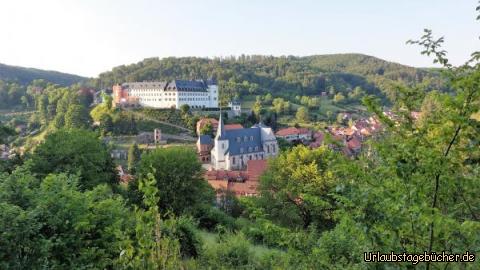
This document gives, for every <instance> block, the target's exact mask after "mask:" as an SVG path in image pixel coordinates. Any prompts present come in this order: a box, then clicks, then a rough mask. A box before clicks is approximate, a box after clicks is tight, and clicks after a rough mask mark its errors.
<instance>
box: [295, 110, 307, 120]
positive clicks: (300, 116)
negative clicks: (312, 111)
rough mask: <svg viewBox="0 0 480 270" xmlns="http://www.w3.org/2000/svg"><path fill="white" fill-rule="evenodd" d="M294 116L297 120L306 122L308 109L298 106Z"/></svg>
mask: <svg viewBox="0 0 480 270" xmlns="http://www.w3.org/2000/svg"><path fill="white" fill-rule="evenodd" d="M295 117H296V119H297V121H298V122H300V123H306V122H308V120H309V115H308V109H307V108H305V107H300V108H298V109H297V113H296V114H295Z"/></svg>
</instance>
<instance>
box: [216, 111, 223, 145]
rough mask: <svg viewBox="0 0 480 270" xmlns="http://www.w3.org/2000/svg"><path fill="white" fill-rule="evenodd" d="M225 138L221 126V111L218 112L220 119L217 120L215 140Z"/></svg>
mask: <svg viewBox="0 0 480 270" xmlns="http://www.w3.org/2000/svg"><path fill="white" fill-rule="evenodd" d="M224 136H225V127H224V125H223V119H222V111H221V110H220V117H219V119H218V129H217V136H215V138H216V139H222V138H223V137H224Z"/></svg>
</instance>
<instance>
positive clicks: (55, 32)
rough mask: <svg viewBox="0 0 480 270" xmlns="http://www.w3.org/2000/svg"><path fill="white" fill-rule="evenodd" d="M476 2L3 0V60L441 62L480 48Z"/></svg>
mask: <svg viewBox="0 0 480 270" xmlns="http://www.w3.org/2000/svg"><path fill="white" fill-rule="evenodd" d="M476 6H477V0H395V1H394V0H362V1H360V0H329V1H326V0H170V1H164V0H42V1H38V0H0V63H3V64H8V65H16V66H25V67H34V68H40V69H48V70H57V71H62V72H67V73H73V74H78V75H82V76H88V77H94V76H97V75H98V74H99V73H101V72H105V71H108V70H111V69H112V68H113V67H115V66H119V65H126V64H131V63H136V62H139V61H141V60H143V59H144V58H148V57H160V58H163V57H170V56H176V57H182V56H198V57H222V56H232V55H234V56H239V55H241V54H263V55H275V56H279V55H296V56H306V55H314V54H332V53H363V54H368V55H372V56H376V57H379V58H382V59H385V60H389V61H394V62H397V63H401V64H405V65H409V66H415V67H429V66H434V65H433V64H432V60H431V59H430V58H428V57H426V56H422V55H420V48H419V47H416V46H413V45H406V44H405V42H406V41H407V40H409V39H416V38H418V37H420V36H421V34H422V32H423V29H424V28H429V29H432V30H433V31H434V34H435V35H437V36H438V37H440V36H444V37H445V40H446V42H445V49H446V50H447V51H448V53H449V54H448V55H449V58H450V60H451V62H452V63H453V64H456V65H459V64H462V63H463V62H465V60H467V58H468V57H469V55H470V53H471V52H473V51H475V50H480V41H479V38H478V36H480V22H478V21H476V20H475V18H476V15H477V14H476V12H475V7H476Z"/></svg>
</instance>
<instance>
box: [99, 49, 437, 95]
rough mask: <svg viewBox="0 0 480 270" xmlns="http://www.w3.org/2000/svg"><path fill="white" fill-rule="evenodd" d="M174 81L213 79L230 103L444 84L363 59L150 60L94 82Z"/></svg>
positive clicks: (420, 72) (422, 72) (433, 76)
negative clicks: (398, 85) (233, 98)
mask: <svg viewBox="0 0 480 270" xmlns="http://www.w3.org/2000/svg"><path fill="white" fill-rule="evenodd" d="M174 78H181V79H199V78H202V79H205V78H215V79H217V80H218V82H219V85H220V87H221V89H222V91H223V94H224V95H226V96H228V98H229V97H231V96H234V95H239V96H242V95H245V94H264V93H267V92H270V93H273V94H276V95H279V96H295V95H318V94H320V93H321V92H324V91H331V90H332V89H333V92H337V93H338V92H343V93H345V94H347V93H348V92H349V91H351V90H352V89H354V88H355V87H357V86H360V87H362V89H364V90H365V91H366V92H367V93H370V94H375V95H378V96H380V97H383V98H386V97H390V98H394V95H395V93H394V91H392V89H393V88H392V87H391V85H392V83H395V82H401V83H404V84H410V85H411V84H416V83H421V82H424V81H425V80H428V81H429V83H430V85H432V87H441V85H442V83H441V80H440V78H439V76H438V73H437V72H430V71H429V70H427V69H419V68H414V67H409V66H405V65H401V64H397V63H392V62H388V61H385V60H382V59H379V58H376V57H373V56H368V55H363V54H332V55H313V56H305V57H296V56H282V57H274V56H261V55H252V56H240V57H229V58H213V59H209V58H198V57H181V58H175V57H170V58H163V59H159V58H147V59H144V60H143V61H141V62H138V63H136V64H131V65H123V66H119V67H115V68H113V69H112V71H108V72H105V73H102V74H100V75H99V77H98V78H96V79H94V80H93V83H94V84H95V85H96V86H97V87H102V88H103V87H105V88H110V87H111V86H112V85H113V84H115V83H122V82H126V81H152V80H171V79H174Z"/></svg>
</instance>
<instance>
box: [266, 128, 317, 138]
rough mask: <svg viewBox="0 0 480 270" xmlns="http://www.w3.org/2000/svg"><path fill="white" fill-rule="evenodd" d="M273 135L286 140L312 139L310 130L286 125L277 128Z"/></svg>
mask: <svg viewBox="0 0 480 270" xmlns="http://www.w3.org/2000/svg"><path fill="white" fill-rule="evenodd" d="M275 136H276V137H277V138H282V139H284V140H287V141H288V142H294V141H301V142H306V141H311V140H312V131H311V130H309V129H308V128H296V127H288V128H282V129H280V130H278V131H277V133H275Z"/></svg>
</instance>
